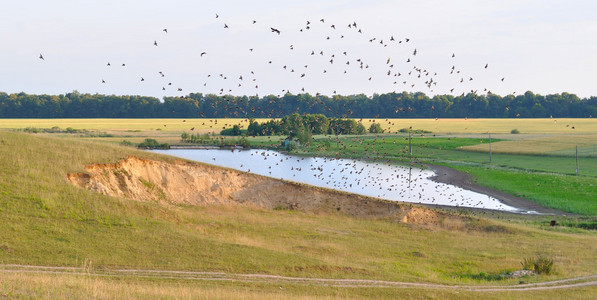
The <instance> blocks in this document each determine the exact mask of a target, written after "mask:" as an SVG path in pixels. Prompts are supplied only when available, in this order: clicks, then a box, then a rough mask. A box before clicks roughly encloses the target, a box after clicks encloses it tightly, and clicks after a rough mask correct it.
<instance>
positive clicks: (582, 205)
mask: <svg viewBox="0 0 597 300" xmlns="http://www.w3.org/2000/svg"><path fill="white" fill-rule="evenodd" d="M258 121H260V122H263V121H265V119H260V120H258ZM373 121H375V122H377V123H380V124H381V125H382V128H384V129H385V130H387V131H392V132H395V131H398V130H399V129H402V128H408V127H412V128H413V129H417V130H427V131H431V132H432V133H427V134H414V135H413V139H412V147H413V155H412V156H413V158H414V159H415V161H417V162H426V163H435V164H443V165H447V166H452V167H455V168H461V169H463V170H465V171H467V172H469V173H471V174H473V175H474V176H475V177H476V178H475V180H476V181H477V182H478V183H479V184H482V185H486V186H490V187H493V188H496V189H498V190H502V191H505V192H508V193H511V194H516V195H520V196H525V197H526V198H528V199H530V200H533V201H536V202H538V203H541V204H542V205H546V206H549V207H553V208H558V209H563V210H565V211H568V212H573V213H577V214H588V215H597V210H596V209H595V205H596V204H595V200H594V199H597V189H595V187H594V186H593V185H592V184H590V183H591V182H592V181H593V180H595V179H596V177H597V121H596V120H595V119H557V120H554V119H438V120H435V119H388V120H385V119H376V120H372V119H363V120H362V122H363V123H364V124H365V126H366V127H368V126H369V124H371V123H372V122H373ZM236 124H238V125H240V126H241V127H246V126H247V125H248V120H246V119H1V120H0V128H6V129H10V130H22V129H24V128H27V127H35V128H46V129H49V128H52V127H59V128H62V129H65V128H68V127H71V128H74V129H85V130H88V131H90V133H89V134H79V133H73V134H69V133H51V134H40V135H51V136H56V137H63V138H72V137H77V138H80V139H85V140H92V141H99V142H105V143H108V144H119V143H121V142H122V141H128V142H132V143H140V142H142V141H143V140H144V139H146V138H154V139H157V140H158V141H159V142H160V143H168V144H171V145H173V144H180V143H181V141H180V135H181V133H182V132H187V133H193V132H195V133H207V132H219V131H220V130H221V129H222V128H229V127H231V126H232V125H236ZM572 127H574V129H572ZM515 128H516V129H518V130H519V131H520V132H521V133H520V134H510V130H512V129H515ZM191 129H193V130H192V131H191ZM97 133H99V134H97ZM487 133H492V143H491V148H492V162H491V164H489V139H488V134H487ZM407 137H408V134H406V133H399V134H388V133H385V134H381V135H364V136H340V137H339V139H338V138H337V137H335V136H316V137H315V142H314V143H313V144H312V147H310V148H309V149H300V150H299V151H298V153H299V154H303V155H327V156H343V157H353V158H361V159H378V160H382V161H385V160H388V159H390V161H397V162H403V163H404V162H409V161H410V160H411V158H410V155H408V138H407ZM232 138H233V137H232ZM283 139H284V137H283V136H274V137H249V138H248V140H249V142H250V144H251V145H253V146H254V147H276V146H278V145H280V142H281V141H282V140H283ZM326 140H328V142H326ZM577 146H578V150H579V157H580V161H579V175H580V177H578V178H577V177H574V176H572V175H575V172H576V161H575V158H574V155H575V151H576V147H577ZM489 169H491V172H489V171H486V170H489ZM535 173H537V174H535ZM541 173H555V174H557V176H556V175H553V176H552V175H549V174H541ZM562 175H564V176H562ZM537 176H540V177H542V178H548V179H544V180H542V181H546V182H549V183H550V184H544V185H540V187H539V188H537V183H538V182H537V180H536V178H535V177H537ZM494 177H495V178H494ZM509 178H512V179H513V178H516V184H512V183H510V182H509V181H510V180H509ZM587 182H588V183H587ZM569 185H570V186H574V187H575V188H574V189H570V190H568V191H567V192H566V193H562V191H564V190H565V189H561V188H560V187H562V186H564V187H566V186H569Z"/></svg>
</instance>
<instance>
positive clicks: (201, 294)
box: [0, 273, 597, 300]
mask: <svg viewBox="0 0 597 300" xmlns="http://www.w3.org/2000/svg"><path fill="white" fill-rule="evenodd" d="M596 295H597V286H589V287H577V288H568V289H556V290H546V291H541V290H538V291H533V290H531V291H497V292H484V291H477V292H475V291H468V290H464V289H458V290H451V289H435V288H422V287H417V288H350V287H326V286H313V285H296V284H288V283H278V282H272V283H242V282H236V283H235V282H227V281H220V282H216V281H197V280H184V279H144V278H130V277H128V278H127V277H97V276H93V275H69V274H35V273H3V274H2V276H0V298H10V299H13V298H14V299H305V300H307V299H480V298H482V299H515V298H521V299H522V298H524V299H547V298H549V299H592V298H594V297H595V296H596Z"/></svg>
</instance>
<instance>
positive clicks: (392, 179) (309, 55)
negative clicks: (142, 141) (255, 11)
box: [39, 14, 505, 208]
mask: <svg viewBox="0 0 597 300" xmlns="http://www.w3.org/2000/svg"><path fill="white" fill-rule="evenodd" d="M215 19H216V21H217V22H221V23H219V24H220V28H221V29H220V30H230V28H231V26H229V25H228V23H227V22H226V21H225V20H223V19H224V18H221V17H220V15H219V14H215ZM246 25H247V26H259V25H260V22H258V21H257V20H252V21H251V22H250V23H249V24H246ZM259 28H262V29H263V30H264V31H267V32H268V33H271V37H270V38H271V39H277V38H280V37H283V36H284V35H285V34H287V33H288V32H289V31H292V30H293V31H295V33H297V32H298V33H299V34H303V35H305V36H304V38H301V39H299V40H296V42H295V43H291V44H289V45H288V46H287V49H286V50H283V52H280V53H277V54H276V55H275V56H274V57H271V58H269V59H267V60H265V61H260V62H258V63H259V64H263V65H265V66H267V68H269V69H268V70H270V72H272V73H276V74H278V73H277V72H282V74H284V76H287V78H288V81H289V82H291V83H292V84H293V85H296V84H298V86H300V88H297V90H296V91H291V90H290V89H287V88H285V89H279V91H280V93H281V94H278V97H280V96H281V95H284V94H286V93H293V92H296V93H298V94H300V93H307V92H308V93H310V94H312V95H315V96H320V95H323V93H321V92H318V91H313V90H310V89H309V88H307V87H306V86H308V85H309V82H308V80H309V79H310V78H313V79H314V80H315V81H322V80H323V81H327V80H330V81H333V80H338V78H340V79H339V80H342V81H346V82H350V84H351V85H353V86H358V85H364V84H367V83H368V82H373V81H380V80H381V81H384V82H387V83H388V84H389V86H391V89H393V90H394V92H395V91H396V90H407V89H410V90H417V89H419V90H421V89H422V90H425V91H428V92H430V93H433V92H434V90H435V89H437V88H438V87H440V86H441V85H442V84H443V82H442V81H441V80H440V78H444V79H446V78H447V80H446V81H448V82H449V83H450V84H453V86H450V87H448V88H447V89H446V88H444V90H449V91H450V93H453V92H454V91H459V92H460V93H462V94H461V95H465V94H469V93H472V94H474V95H477V94H491V91H490V89H489V88H483V89H482V90H479V89H474V88H472V89H471V88H469V87H470V84H471V83H472V82H474V81H475V80H476V78H477V76H483V75H484V74H483V72H484V71H486V70H487V69H489V68H490V65H489V63H485V64H483V65H480V66H479V67H478V68H477V69H476V70H474V71H473V72H465V71H463V70H461V68H459V67H457V64H456V61H457V59H456V57H457V55H456V53H446V55H445V58H446V59H447V60H450V61H451V62H453V63H451V67H450V68H448V69H435V68H433V67H431V66H424V65H422V62H420V61H419V59H418V58H419V57H420V56H421V55H422V53H424V52H425V49H422V48H420V47H417V46H416V45H415V41H414V40H412V39H411V38H410V37H406V36H402V37H398V35H387V36H371V35H370V34H368V33H367V31H366V29H365V28H361V26H360V25H359V24H358V23H357V22H354V21H353V22H350V23H347V24H333V23H329V22H328V21H327V20H326V19H323V18H322V19H319V20H316V21H310V20H305V21H304V24H303V25H302V26H299V27H297V28H292V29H287V28H279V27H278V26H266V27H259ZM160 34H162V35H168V34H170V33H169V31H168V28H163V29H162V30H161V32H160ZM312 37H314V39H315V40H314V42H310V41H308V39H309V38H312ZM160 39H161V38H160V37H156V38H155V39H153V41H148V43H147V44H148V47H158V48H159V47H160V46H161V45H162V42H160ZM349 40H350V43H348V42H347V43H346V44H354V43H361V44H359V46H358V47H357V48H350V47H348V48H342V47H341V46H342V45H344V44H343V43H342V42H343V41H349ZM306 41H307V42H306ZM303 43H304V44H303ZM326 43H333V45H329V46H328V45H326ZM312 45H315V46H312ZM259 46H260V45H255V46H253V47H250V48H248V49H244V50H243V49H238V51H248V53H249V54H251V53H255V52H257V51H258V47H259ZM367 47H379V48H382V49H389V50H388V51H386V53H394V54H393V55H388V56H385V57H379V56H375V55H374V56H370V57H368V56H364V55H363V53H367V52H366V51H365V52H363V51H362V49H365V48H367ZM367 49H368V48H367ZM197 54H198V57H197V59H199V60H207V59H210V56H211V53H210V51H209V50H205V49H203V50H198V52H197ZM245 54H246V53H245ZM39 59H40V60H42V61H45V59H46V58H44V56H43V54H42V53H40V55H39ZM119 65H120V67H121V68H125V67H127V64H126V62H120V63H119ZM247 65H249V64H248V63H247V64H245V65H243V66H239V67H246V66H247ZM105 67H106V68H114V67H115V66H113V64H112V63H111V62H110V61H108V60H107V61H106V63H105ZM353 74H354V75H353ZM258 75H259V74H257V72H255V71H254V70H250V69H249V70H246V71H244V72H236V73H230V72H215V73H209V74H206V76H205V80H204V81H203V82H199V83H197V85H196V86H194V87H193V88H192V89H193V90H192V91H193V92H202V93H204V92H205V91H206V90H207V91H217V93H218V94H219V95H220V96H222V97H221V98H220V99H221V100H220V101H221V104H222V105H224V106H229V107H230V108H234V107H235V105H236V104H237V103H234V102H231V101H230V100H229V99H227V98H226V95H229V94H230V93H239V92H242V91H246V87H249V88H250V89H251V90H252V91H253V92H254V93H255V95H256V96H259V91H260V84H261V85H266V84H267V82H264V81H262V80H261V79H260V77H259V76H258ZM351 75H352V76H351ZM146 77H147V78H152V79H154V78H155V77H158V78H160V79H162V80H161V81H157V82H159V84H160V85H161V90H162V91H169V92H172V91H173V90H174V89H175V90H174V91H175V92H176V93H178V96H180V97H182V98H184V97H186V96H185V95H183V93H184V92H186V88H185V89H183V87H182V86H181V85H177V84H176V83H174V82H171V81H170V80H168V79H167V78H168V76H167V75H166V73H164V71H163V70H155V73H154V74H153V76H152V75H149V74H142V75H140V76H139V77H138V84H148V82H149V81H151V82H152V83H154V82H156V80H147V81H146V79H145V78H146ZM504 79H505V78H504V77H501V76H498V77H497V78H496V82H497V83H499V82H503V81H504ZM98 81H99V82H100V84H102V85H109V84H110V81H109V80H106V79H105V78H101V79H100V80H98ZM467 84H468V85H467ZM214 86H215V88H214ZM243 88H244V89H243ZM330 91H331V94H333V95H336V94H338V93H337V90H335V89H333V91H332V90H330ZM321 103H322V104H323V102H321ZM273 104H274V103H272V106H273ZM236 108H238V106H236ZM387 109H391V110H396V112H397V113H398V112H399V111H401V109H402V110H404V109H405V108H401V107H399V106H398V105H397V107H392V108H387ZM326 110H329V111H330V112H333V113H335V114H336V115H342V116H350V115H351V112H349V111H348V112H337V111H335V112H334V111H332V108H326ZM246 113H247V114H252V115H254V116H271V115H272V114H273V113H274V111H273V109H272V110H271V111H261V112H257V111H255V109H254V108H252V109H251V111H250V112H246ZM197 117H198V118H200V117H201V116H197ZM222 117H228V116H222ZM230 117H234V116H230ZM185 121H186V120H185ZM245 121H247V120H245ZM183 122H184V121H183ZM386 122H387V123H388V124H390V123H391V121H389V120H387V119H386ZM190 123H191V122H189V128H191V130H194V127H192V126H193V125H192V124H190ZM216 125H217V121H216ZM341 143H342V142H339V144H341ZM341 146H343V147H344V148H346V145H341ZM251 155H254V154H251ZM262 155H263V159H264V161H266V160H268V159H270V160H274V159H275V160H278V158H277V157H276V156H277V155H278V154H272V153H269V152H268V153H266V152H263V153H262ZM289 159H291V158H290V156H286V157H284V158H280V159H279V161H276V163H275V164H274V165H269V170H270V171H269V175H272V171H271V170H272V167H273V168H274V169H275V168H276V167H277V166H279V164H281V163H284V160H289ZM366 159H373V160H378V159H383V158H381V157H375V155H371V157H367V158H366ZM213 160H214V161H215V158H214V159H213ZM362 164H363V162H358V161H353V160H350V161H339V165H338V167H336V168H333V167H332V169H331V170H329V169H327V168H329V162H328V161H327V159H326V158H323V161H318V160H314V161H312V163H311V164H310V165H308V166H302V167H296V166H291V169H290V170H286V171H289V172H290V173H293V177H294V176H296V174H299V173H301V172H303V173H304V172H309V173H310V174H311V175H312V176H313V178H315V179H316V180H318V181H320V182H321V183H322V184H324V185H325V186H327V187H331V188H335V189H341V190H350V191H355V192H356V190H357V189H363V190H364V189H365V188H367V189H369V190H371V189H378V190H379V192H378V194H376V195H371V196H376V197H382V198H388V197H389V198H392V197H393V198H392V200H402V201H404V200H406V199H404V198H403V197H402V198H400V199H395V198H396V197H395V196H396V195H403V196H404V195H408V198H410V199H411V200H412V199H413V198H414V199H418V201H415V202H426V203H436V200H438V199H440V198H441V199H444V200H445V199H451V200H450V202H452V203H451V204H453V205H459V206H470V207H475V206H477V207H479V206H483V205H484V203H483V201H480V202H473V201H475V200H472V199H471V198H463V197H462V196H459V197H460V198H458V197H455V196H454V194H453V191H452V190H451V189H449V188H447V187H446V186H445V185H441V184H435V186H434V190H435V194H433V196H431V198H429V199H423V198H424V197H427V196H425V195H424V192H423V191H424V188H427V189H429V188H430V187H425V186H423V185H428V184H429V183H428V182H426V183H423V184H421V186H418V191H419V192H416V193H415V194H414V195H411V192H412V191H413V189H414V188H416V187H417V184H418V183H417V181H419V180H420V181H424V180H423V179H424V178H423V176H424V175H423V173H420V172H419V173H417V175H416V176H415V178H411V177H410V175H411V174H410V173H409V175H408V176H409V178H408V180H407V181H408V185H404V184H403V182H405V181H404V180H405V177H404V176H406V175H405V174H404V173H403V172H402V171H400V169H399V168H396V167H392V169H390V171H389V172H391V174H384V173H387V172H388V170H387V169H383V170H382V166H383V168H385V165H372V166H371V167H370V166H369V165H368V164H367V165H366V166H363V165H362ZM372 164H375V163H372ZM235 167H237V168H240V169H243V170H244V171H248V172H251V169H250V168H248V167H244V164H243V163H241V165H240V167H239V166H235ZM338 168H339V169H338ZM376 168H377V170H378V171H379V172H378V173H372V170H374V169H376ZM356 175H359V176H356ZM301 176H303V177H304V175H301ZM399 182H402V183H399ZM427 198H428V197H427ZM407 201H408V200H407ZM436 204H450V203H444V202H442V201H437V203H436ZM500 205H501V204H500ZM498 208H499V207H498Z"/></svg>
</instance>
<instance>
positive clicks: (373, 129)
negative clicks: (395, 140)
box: [369, 123, 383, 133]
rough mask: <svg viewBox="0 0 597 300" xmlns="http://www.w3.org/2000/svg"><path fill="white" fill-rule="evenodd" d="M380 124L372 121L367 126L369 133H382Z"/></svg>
mask: <svg viewBox="0 0 597 300" xmlns="http://www.w3.org/2000/svg"><path fill="white" fill-rule="evenodd" d="M382 132H383V129H381V125H380V124H379V123H373V124H371V126H369V133H382Z"/></svg>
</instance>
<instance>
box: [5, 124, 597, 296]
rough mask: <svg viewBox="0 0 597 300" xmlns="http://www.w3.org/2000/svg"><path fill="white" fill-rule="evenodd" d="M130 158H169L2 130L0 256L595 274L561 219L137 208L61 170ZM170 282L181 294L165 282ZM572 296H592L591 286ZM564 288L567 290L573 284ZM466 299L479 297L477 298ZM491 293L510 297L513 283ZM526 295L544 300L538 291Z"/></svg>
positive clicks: (108, 263)
mask: <svg viewBox="0 0 597 300" xmlns="http://www.w3.org/2000/svg"><path fill="white" fill-rule="evenodd" d="M126 155H136V156H139V157H143V158H151V159H159V160H166V161H168V160H172V159H171V158H168V157H165V156H159V155H155V154H151V153H147V152H142V151H138V150H135V149H133V148H128V147H120V146H117V145H111V144H106V143H98V142H92V141H86V140H81V139H79V138H65V137H53V136H47V135H34V134H23V133H13V132H7V131H0V228H3V230H0V264H32V265H52V266H77V267H81V266H83V265H87V264H89V265H92V266H93V268H96V269H110V268H141V269H168V270H194V271H222V272H230V273H259V274H277V275H287V276H301V277H325V278H368V279H381V280H395V281H408V282H431V283H445V284H471V285H484V284H488V283H491V284H499V285H501V284H516V283H518V279H504V280H500V281H488V279H486V278H490V276H489V277H488V276H487V275H486V274H489V275H499V274H503V273H505V272H507V271H512V270H518V269H520V268H521V261H522V260H523V259H524V258H527V257H531V256H536V255H545V256H547V257H550V258H552V259H554V261H555V272H554V273H553V274H552V275H540V276H534V277H530V278H528V279H525V281H528V282H540V281H545V280H552V279H559V278H568V277H574V276H583V275H589V274H593V273H594V271H595V270H596V269H597V260H595V257H594V253H595V252H596V251H597V233H595V232H592V231H582V230H570V229H566V228H563V227H562V228H559V227H557V228H556V229H555V230H545V229H547V228H549V227H544V225H542V224H544V221H545V220H543V219H541V217H539V219H534V218H531V217H525V218H523V219H522V220H521V219H519V218H520V217H519V216H516V217H514V219H509V218H510V217H508V215H503V214H496V217H497V216H499V217H500V218H506V220H500V219H493V218H480V217H471V218H470V219H468V218H465V219H463V223H462V224H456V225H458V226H454V228H459V229H455V230H448V229H443V228H425V227H419V226H413V225H405V224H398V223H395V222H391V221H389V220H370V219H355V218H350V217H346V216H343V215H340V214H337V215H325V214H321V215H310V214H305V213H300V212H295V211H285V210H275V211H269V210H262V209H256V208H248V207H243V206H208V207H190V206H184V205H161V204H158V203H144V202H137V201H133V200H128V199H120V198H113V197H107V196H104V195H101V194H97V193H93V192H90V191H87V190H81V189H79V188H76V187H74V186H72V185H70V184H69V183H68V182H67V180H66V174H67V173H70V172H82V171H84V168H83V167H84V165H86V164H90V163H98V162H115V161H117V160H118V159H120V158H123V157H125V156H126ZM527 218H528V219H527ZM538 220H541V221H538ZM44 283H45V284H44ZM48 283H50V284H51V285H47V284H48ZM278 285H279V284H278V283H276V284H273V285H269V284H262V285H259V284H256V285H246V284H241V285H240V286H239V285H235V284H233V283H218V282H212V283H209V284H208V285H204V283H202V282H189V281H184V280H183V282H179V281H173V280H158V279H156V282H152V283H151V284H148V283H147V281H146V280H141V279H126V280H119V279H109V278H107V279H102V278H98V279H84V278H79V279H77V278H71V277H68V276H66V277H65V276H51V275H35V276H34V275H29V276H24V275H18V274H17V275H10V276H9V275H7V276H4V275H3V276H0V294H5V295H11V296H12V295H16V296H17V297H32V298H36V295H42V296H44V295H48V297H52V296H53V295H55V296H56V297H59V298H60V297H62V296H65V297H67V298H70V297H71V296H72V297H87V296H88V295H91V297H94V295H97V296H99V297H101V296H102V295H106V293H110V292H118V291H121V290H124V289H128V288H132V290H131V292H130V293H131V294H130V295H131V297H151V296H152V295H158V296H159V295H162V296H163V297H167V296H166V295H169V296H172V295H174V297H176V295H178V296H180V297H189V298H191V297H195V295H197V296H198V297H200V296H201V295H211V296H213V297H214V298H228V297H236V296H235V295H243V296H242V297H244V295H245V294H250V295H254V296H255V297H257V298H259V297H261V296H262V295H263V297H266V298H276V297H279V296H280V294H279V293H278V290H276V288H277V287H278ZM151 286H158V287H163V289H162V288H159V289H157V290H156V289H155V288H152V287H151ZM177 287H182V289H181V290H180V291H179V292H177V291H174V290H175V289H176V288H177ZM287 291H288V292H289V293H290V295H291V296H292V297H297V298H302V297H304V298H308V297H320V296H322V297H330V298H346V297H372V298H378V297H382V298H393V297H395V296H396V295H404V296H405V297H423V296H429V297H435V298H443V297H459V296H460V294H456V293H454V292H450V291H436V290H434V289H425V288H421V289H418V288H417V289H414V290H413V289H400V290H395V289H385V288H384V289H359V288H325V287H317V288H312V287H309V286H302V285H295V286H291V287H289V288H288V290H287ZM577 292H579V293H581V294H580V295H584V296H587V297H595V295H596V293H597V289H595V288H582V289H579V290H577ZM562 293H563V294H562V295H573V293H572V292H570V291H568V292H562ZM23 295H24V296H23ZM123 295H128V294H123ZM462 295H465V296H466V297H470V298H475V297H477V296H478V295H479V294H477V293H468V292H463V294H462ZM495 295H498V296H500V295H501V296H504V297H509V296H512V295H514V297H518V296H516V294H512V293H511V292H509V293H501V294H500V293H497V294H495ZM525 295H526V294H525ZM528 295H529V297H538V298H540V297H541V296H544V295H547V294H546V293H542V292H536V293H535V292H532V293H529V294H528ZM162 296H159V297H162ZM211 296H210V297H211Z"/></svg>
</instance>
